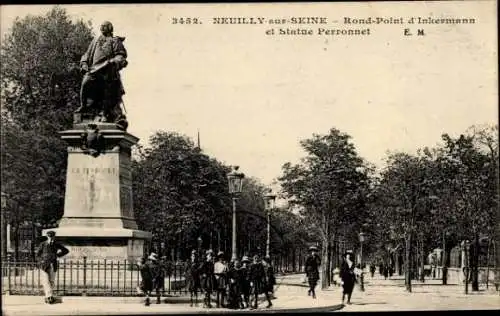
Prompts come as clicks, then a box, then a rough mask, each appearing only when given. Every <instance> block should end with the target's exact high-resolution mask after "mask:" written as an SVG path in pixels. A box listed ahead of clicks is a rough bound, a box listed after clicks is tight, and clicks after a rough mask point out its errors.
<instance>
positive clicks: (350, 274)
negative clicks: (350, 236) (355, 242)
mask: <svg viewBox="0 0 500 316" xmlns="http://www.w3.org/2000/svg"><path fill="white" fill-rule="evenodd" d="M354 269H355V266H354V259H353V255H352V254H351V253H346V254H344V261H343V262H342V266H341V267H340V277H341V278H342V287H343V289H344V290H343V292H342V304H344V300H345V296H346V295H347V304H351V295H352V291H353V289H354V283H355V282H356V275H355V273H354Z"/></svg>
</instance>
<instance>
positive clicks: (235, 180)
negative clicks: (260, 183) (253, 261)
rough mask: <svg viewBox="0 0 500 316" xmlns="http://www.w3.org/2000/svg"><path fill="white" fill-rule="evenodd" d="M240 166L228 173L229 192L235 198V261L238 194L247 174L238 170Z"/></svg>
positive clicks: (233, 258)
mask: <svg viewBox="0 0 500 316" xmlns="http://www.w3.org/2000/svg"><path fill="white" fill-rule="evenodd" d="M238 169H239V167H238V166H234V168H233V171H231V172H230V173H229V174H228V175H227V180H228V185H229V193H230V194H231V195H232V199H233V238H232V246H233V247H232V255H231V261H233V262H234V261H235V260H236V259H237V256H238V252H237V251H236V250H237V249H236V196H237V195H238V194H239V193H241V189H242V186H243V178H244V177H245V175H244V174H243V173H241V172H238Z"/></svg>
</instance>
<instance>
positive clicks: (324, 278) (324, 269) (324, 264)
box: [321, 238, 329, 289]
mask: <svg viewBox="0 0 500 316" xmlns="http://www.w3.org/2000/svg"><path fill="white" fill-rule="evenodd" d="M321 248H322V250H323V252H322V258H321V289H326V288H328V274H329V273H328V253H329V251H328V239H327V238H324V239H323V241H322V247H321Z"/></svg>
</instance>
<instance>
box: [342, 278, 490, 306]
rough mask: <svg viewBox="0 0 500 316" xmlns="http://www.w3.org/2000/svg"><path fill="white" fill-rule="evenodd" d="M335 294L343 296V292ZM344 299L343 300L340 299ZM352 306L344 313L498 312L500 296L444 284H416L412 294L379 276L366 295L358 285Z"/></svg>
mask: <svg viewBox="0 0 500 316" xmlns="http://www.w3.org/2000/svg"><path fill="white" fill-rule="evenodd" d="M333 291H336V292H337V293H340V295H341V292H342V290H341V288H336V289H334V290H333ZM340 298H341V296H339V299H340ZM351 302H352V305H346V306H345V307H344V308H343V309H342V310H341V311H342V312H358V311H429V310H498V309H500V296H499V295H498V293H495V292H494V291H486V289H485V288H483V289H481V291H479V292H472V291H470V288H469V294H468V295H465V294H464V287H463V286H460V285H442V284H441V281H440V280H426V281H425V283H421V282H412V293H408V292H406V290H405V285H404V280H403V279H402V278H401V277H399V278H397V279H388V280H384V279H383V278H380V277H377V276H375V278H374V279H371V277H370V276H368V277H367V278H366V282H365V292H361V291H360V290H359V286H358V285H356V287H355V288H354V292H353V294H352V300H351Z"/></svg>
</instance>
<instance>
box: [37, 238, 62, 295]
mask: <svg viewBox="0 0 500 316" xmlns="http://www.w3.org/2000/svg"><path fill="white" fill-rule="evenodd" d="M46 235H47V239H46V240H45V241H43V242H42V243H41V244H40V246H39V247H38V249H37V252H36V257H37V259H38V264H39V268H40V276H41V283H42V286H43V291H44V292H45V303H48V304H54V303H55V298H54V293H53V288H54V281H55V276H56V272H57V268H58V263H57V258H61V257H63V256H65V255H67V254H68V253H69V250H68V249H67V248H66V247H64V246H63V245H61V244H60V243H59V242H57V241H56V240H55V236H56V233H55V232H54V231H52V230H50V231H48V232H47V234H46Z"/></svg>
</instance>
